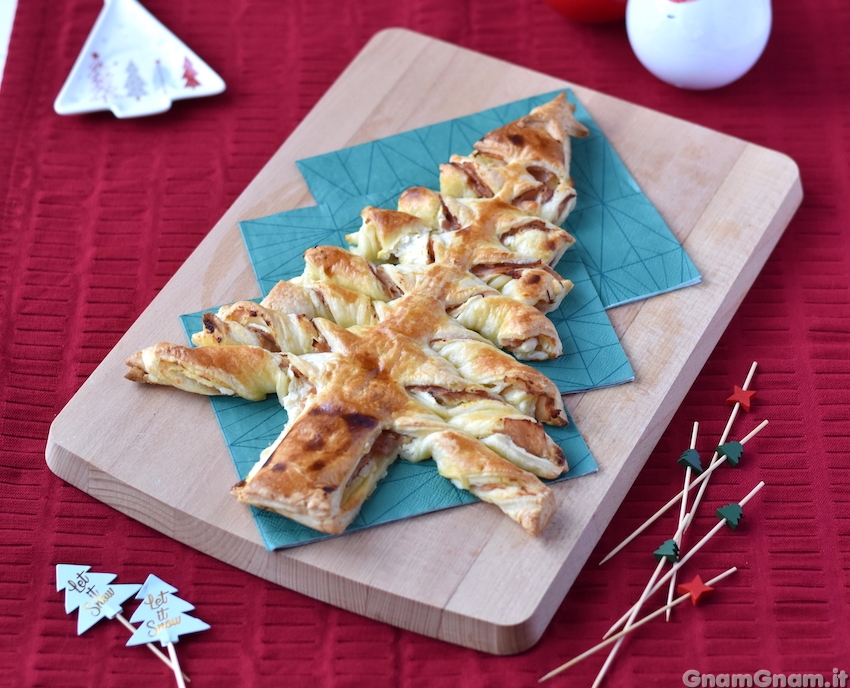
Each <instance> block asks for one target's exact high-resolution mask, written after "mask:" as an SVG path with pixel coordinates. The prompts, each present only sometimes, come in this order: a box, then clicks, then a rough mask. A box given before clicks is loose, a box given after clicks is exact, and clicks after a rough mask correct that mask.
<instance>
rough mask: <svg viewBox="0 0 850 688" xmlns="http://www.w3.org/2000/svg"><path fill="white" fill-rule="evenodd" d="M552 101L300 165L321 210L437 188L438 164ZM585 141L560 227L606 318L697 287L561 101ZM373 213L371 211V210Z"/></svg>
mask: <svg viewBox="0 0 850 688" xmlns="http://www.w3.org/2000/svg"><path fill="white" fill-rule="evenodd" d="M558 93H560V91H553V92H551V93H545V94H542V95H539V96H534V97H532V98H525V99H523V100H518V101H515V102H513V103H508V104H507V105H501V106H499V107H496V108H492V109H490V110H485V111H483V112H479V113H476V114H473V115H469V116H467V117H460V118H458V119H453V120H449V121H446V122H442V123H439V124H434V125H431V126H428V127H422V128H420V129H414V130H412V131H408V132H405V133H402V134H397V135H394V136H388V137H386V138H383V139H380V140H377V141H371V142H369V143H364V144H361V145H358V146H352V147H350V148H345V149H342V150H338V151H334V152H332V153H326V154H324V155H319V156H315V157H312V158H306V159H304V160H299V161H298V163H297V164H298V167H299V169H300V170H301V174H302V175H303V177H304V179H305V180H306V182H307V185H308V186H309V187H310V192H311V193H312V194H313V197H314V198H315V199H316V201H317V202H318V203H320V204H323V203H327V204H330V205H332V206H335V205H338V204H339V203H341V202H342V199H343V198H345V197H360V196H365V195H368V194H375V193H377V194H384V195H387V196H389V195H391V193H392V192H396V193H400V192H401V191H402V190H404V189H405V188H408V187H411V186H426V187H429V188H432V189H438V188H439V166H440V163H443V162H446V161H448V159H449V158H450V156H451V154H452V153H457V154H460V155H467V154H468V153H469V152H471V151H472V146H473V144H474V143H475V142H476V141H477V140H478V139H480V138H481V137H482V136H483V135H484V134H486V133H487V132H488V131H491V130H492V129H495V128H497V127H500V126H502V125H504V124H507V123H508V122H511V121H513V120H515V119H518V118H519V117H522V116H523V115H525V114H527V113H528V112H529V111H530V110H531V109H532V108H534V107H536V106H538V105H541V104H543V103H545V102H547V101H549V100H551V99H552V98H553V97H555V96H556V95H557V94H558ZM567 96H568V98H569V100H570V101H571V102H572V103H574V104H575V105H576V118H577V119H578V120H579V121H581V122H582V124H584V125H585V126H586V127H587V128H588V129H589V130H590V136H588V137H587V138H584V139H574V140H573V149H572V150H573V157H572V164H571V167H570V171H571V174H572V177H573V181H574V185H575V188H576V191H577V193H578V203H577V206H576V209H575V210H574V211H573V212H572V213H571V214H570V216H569V217H568V218H567V221H566V223H565V224H564V227H565V228H566V229H567V230H568V231H570V233H572V234H573V235H574V236H575V237H576V242H577V245H576V246H575V247H573V248H572V249H571V251H575V252H577V253H578V254H579V255H580V256H581V258H582V260H583V261H584V263H585V266H586V267H587V271H588V274H589V275H590V279H591V282H592V283H593V285H594V287H595V288H596V290H597V292H598V293H599V296H600V298H601V301H602V304H603V305H604V307H605V308H611V307H613V306H618V305H621V304H624V303H628V302H630V301H636V300H640V299H644V298H646V297H648V296H653V295H655V294H660V293H663V292H666V291H671V290H673V289H678V288H680V287H685V286H689V285H692V284H696V283H697V282H699V281H700V274H699V272H698V271H697V269H696V267H695V266H694V264H693V263H692V262H691V260H690V258H689V257H688V256H687V254H686V253H685V251H684V250H683V249H682V246H681V245H680V244H679V242H678V240H677V239H676V237H675V236H674V235H673V233H672V232H671V231H670V229H669V227H668V226H667V224H666V223H665V222H664V220H663V219H662V217H661V215H659V214H658V211H657V210H655V208H654V206H653V205H652V204H651V203H650V202H649V199H647V197H646V196H645V195H644V194H643V192H642V191H641V190H640V188H639V187H638V185H637V183H636V182H635V180H634V178H633V177H632V175H631V173H630V172H629V171H628V169H627V168H626V166H625V165H624V164H623V162H622V160H621V159H620V157H619V156H618V155H617V153H616V151H615V150H614V148H613V147H612V146H611V144H610V143H608V140H607V139H606V138H605V136H604V135H603V133H602V131H601V130H600V129H599V127H598V126H597V125H596V122H594V121H593V118H592V117H591V116H590V114H589V113H588V112H587V110H586V109H585V108H584V107H583V106H582V105H581V103H580V102H578V101H577V100H576V98H575V96H574V95H573V94H572V92H570V91H568V92H567ZM375 205H377V204H375Z"/></svg>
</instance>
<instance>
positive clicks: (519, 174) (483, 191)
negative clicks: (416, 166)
mask: <svg viewBox="0 0 850 688" xmlns="http://www.w3.org/2000/svg"><path fill="white" fill-rule="evenodd" d="M574 112H575V106H574V105H572V104H571V103H569V102H567V99H566V95H565V94H563V93H562V94H560V95H559V96H558V97H557V98H555V99H554V100H552V101H550V102H548V103H545V104H544V105H541V106H540V107H537V108H534V109H533V110H532V111H531V112H530V113H529V114H528V115H526V116H525V117H521V118H520V119H518V120H516V121H515V122H511V123H509V124H507V125H505V126H503V127H500V128H498V129H495V130H493V131H492V132H490V133H489V134H487V135H486V136H484V137H483V138H482V139H481V140H480V141H478V142H477V143H476V144H475V146H474V148H475V151H474V152H473V153H472V154H470V155H468V156H459V155H453V156H452V157H451V158H450V160H449V162H448V163H445V164H443V165H441V166H440V190H441V191H442V193H443V194H445V195H447V196H453V197H456V198H493V197H497V198H501V199H502V200H504V201H507V202H509V203H511V204H513V205H515V206H516V207H518V208H520V209H521V210H524V211H526V212H528V213H529V214H531V215H535V216H537V217H540V218H542V219H544V220H548V221H549V222H552V223H553V224H556V225H560V224H562V223H563V222H564V220H566V218H567V215H568V214H569V213H570V211H571V210H572V209H573V207H575V202H576V193H575V189H574V188H573V185H572V179H571V178H570V173H569V167H570V158H571V156H572V147H571V142H570V138H571V137H576V138H582V137H585V136H587V135H588V134H589V131H588V130H587V128H586V127H585V126H584V125H583V124H581V123H580V122H579V121H578V120H576V119H575V117H574V116H573V115H574Z"/></svg>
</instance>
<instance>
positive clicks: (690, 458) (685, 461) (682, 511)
mask: <svg viewBox="0 0 850 688" xmlns="http://www.w3.org/2000/svg"><path fill="white" fill-rule="evenodd" d="M698 432H699V423H697V422H694V429H693V431H692V432H691V446H690V447H689V448H688V450H687V451H686V452H685V453H684V454H682V456H681V457H679V465H683V466H684V467H685V486H684V487H683V488H682V502H681V505H680V507H679V522H678V523H677V524H676V534H677V535H678V540H677V541H676V547H677V549H678V548H680V547H681V545H682V536H683V535H684V523H685V519H686V518H687V516H688V489H689V486H690V484H691V473H693V471H694V470H696V472H697V473H702V462H701V461H700V458H699V452H698V451H697V450H696V446H697V433H698ZM675 591H676V574H673V576H672V577H671V578H670V587H669V589H668V591H667V604H670V602H672V601H673V594H674V593H675ZM672 610H673V608H672V607H668V608H667V613H666V614H665V619H666V620H667V621H669V620H670V612H671V611H672Z"/></svg>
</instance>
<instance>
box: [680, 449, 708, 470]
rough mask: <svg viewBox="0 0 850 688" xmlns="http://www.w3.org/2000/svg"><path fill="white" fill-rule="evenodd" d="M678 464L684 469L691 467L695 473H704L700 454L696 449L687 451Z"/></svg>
mask: <svg viewBox="0 0 850 688" xmlns="http://www.w3.org/2000/svg"><path fill="white" fill-rule="evenodd" d="M676 463H678V464H679V465H680V466H681V467H682V468H688V467H690V469H691V470H692V471H693V472H694V473H697V474H699V473H702V461H700V458H699V452H698V451H697V450H696V449H688V450H687V451H685V452H684V453H683V454H682V455H681V456H680V457H679V460H678V461H677V462H676Z"/></svg>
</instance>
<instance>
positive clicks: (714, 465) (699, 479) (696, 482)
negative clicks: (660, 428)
mask: <svg viewBox="0 0 850 688" xmlns="http://www.w3.org/2000/svg"><path fill="white" fill-rule="evenodd" d="M767 423H768V421H767V420H763V421H762V422H761V423H760V424H759V425H758V426H757V427H756V428H755V429H754V430H753V431H752V432H751V433H750V434H749V435H747V436H746V437H745V438H744V439H743V440H741V444H745V443H746V442H747V441H749V440H751V439H752V438H753V437H755V436H756V435H757V434H758V433H759V432H761V431H762V430H763V429H764V428H765V426H766V425H767ZM725 461H726V457H725V456H721V457H720V458H719V459H718V460H717V461H715V462H713V463H712V464H711V465H710V466H709V467H708V468H706V469H705V470H704V471H703V472H702V473H700V474H699V475H698V476H697V477H696V478H694V479H693V480H692V481H691V484H690V485H689V486H688V490H692V489H694V488H695V487H697V486H698V485H700V484H701V483H702V482H703V481H704V480H708V476H710V475H711V473H712V472H713V471H715V470H716V469H717V468H719V467H720V466H722V465H723V463H724V462H725ZM683 492H684V491H681V492H678V493H677V494H676V495H675V496H674V497H673V498H672V499H671V500H670V501H669V502H667V503H666V504H665V505H664V506H662V507H661V508H660V509H659V510H658V511H656V512H655V513H654V514H653V515H652V516H650V517H649V519H648V520H647V521H646V522H645V523H644V524H643V525H642V526H640V527H639V528H637V529H636V530H635V531H634V532H633V533H632V534H631V535H629V536H628V537H627V538H626V539H625V540H623V541H622V542H621V543H620V544H619V545H617V546H616V547H615V548H614V549H612V550H611V551H610V552H609V553H608V555H607V556H606V557H605V558H604V559H603V560H602V561H600V562H599V565H600V566H601V565H602V564H604V563H605V562H606V561H608V560H609V559H610V558H611V557H613V556H614V555H615V554H617V553H618V552H619V551H620V550H621V549H623V548H624V547H625V546H626V545H628V544H629V543H630V542H631V541H632V540H634V539H635V538H636V537H637V536H638V535H640V534H641V533H642V532H643V531H645V530H646V529H647V528H649V526H651V525H652V524H653V523H655V522H656V521H657V520H658V519H659V518H661V517H662V516H663V515H664V514H665V513H666V512H667V510H668V509H669V508H670V507H672V506H673V505H675V504H676V503H677V502H678V501H679V499H681V497H682V494H683Z"/></svg>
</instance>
